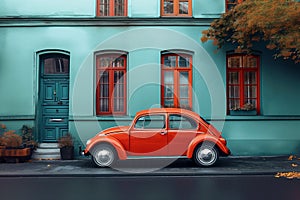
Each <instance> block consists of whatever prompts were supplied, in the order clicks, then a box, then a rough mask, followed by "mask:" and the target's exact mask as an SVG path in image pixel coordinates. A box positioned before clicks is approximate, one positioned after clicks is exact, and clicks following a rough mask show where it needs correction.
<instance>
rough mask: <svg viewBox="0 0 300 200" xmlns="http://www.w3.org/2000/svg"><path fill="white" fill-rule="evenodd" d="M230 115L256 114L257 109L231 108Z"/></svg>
mask: <svg viewBox="0 0 300 200" xmlns="http://www.w3.org/2000/svg"><path fill="white" fill-rule="evenodd" d="M229 115H231V116H254V115H257V111H256V110H230V111H229Z"/></svg>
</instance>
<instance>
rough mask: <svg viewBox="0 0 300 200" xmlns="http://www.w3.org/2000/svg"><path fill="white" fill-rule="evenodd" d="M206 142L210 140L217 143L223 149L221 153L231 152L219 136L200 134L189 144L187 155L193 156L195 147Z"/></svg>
mask: <svg viewBox="0 0 300 200" xmlns="http://www.w3.org/2000/svg"><path fill="white" fill-rule="evenodd" d="M205 142H209V143H212V144H215V145H217V146H218V148H219V150H220V151H221V152H220V153H221V154H225V155H227V154H229V150H228V148H227V147H226V146H225V145H224V144H223V143H222V142H221V141H219V140H218V139H217V138H215V137H212V136H205V137H201V136H199V137H196V138H194V139H193V140H192V141H191V143H190V144H189V146H188V149H187V157H188V158H192V157H193V154H194V150H195V148H196V147H197V146H198V145H199V144H201V143H205Z"/></svg>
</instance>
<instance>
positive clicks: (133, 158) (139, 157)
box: [127, 156, 188, 160]
mask: <svg viewBox="0 0 300 200" xmlns="http://www.w3.org/2000/svg"><path fill="white" fill-rule="evenodd" d="M180 158H188V157H187V156H128V157H127V159H128V160H138V159H180Z"/></svg>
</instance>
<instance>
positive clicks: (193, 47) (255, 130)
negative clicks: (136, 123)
mask: <svg viewBox="0 0 300 200" xmlns="http://www.w3.org/2000/svg"><path fill="white" fill-rule="evenodd" d="M95 2H96V1H95V0H91V1H83V0H75V1H74V0H72V1H70V0H65V1H58V0H53V1H46V0H28V1H26V2H19V1H17V0H2V1H1V6H0V16H1V17H21V18H23V17H24V18H25V17H32V18H38V17H45V18H53V17H55V18H56V17H57V18H77V17H78V18H85V19H86V18H94V17H95V5H96V4H95ZM224 2H225V1H223V0H216V1H209V0H194V1H193V17H194V18H214V17H218V16H219V14H220V13H222V12H224V10H225V4H224ZM32 5H34V7H32ZM57 5H60V6H59V7H58V6H57ZM33 8H34V9H33ZM128 16H129V18H155V19H156V18H157V20H160V18H161V17H160V1H159V0H155V1H148V0H128ZM14 19H15V18H14ZM162 19H163V18H162ZM101 20H103V19H100V20H99V21H100V22H101ZM100 22H99V23H98V21H97V20H90V22H88V23H89V24H88V26H83V25H80V24H79V23H78V24H76V23H74V22H72V23H73V24H72V26H71V25H70V23H71V22H65V24H64V22H63V23H62V24H60V26H57V25H53V24H52V25H51V24H45V23H44V24H43V23H42V24H39V25H36V24H35V22H33V23H32V24H30V23H29V26H22V25H19V24H13V23H10V24H8V25H5V24H4V25H3V24H1V26H0V36H1V37H0V44H1V47H2V48H1V49H0V93H1V98H0V123H5V124H6V125H7V126H8V128H9V129H15V130H18V129H19V128H20V127H21V126H22V125H23V124H26V125H30V126H36V124H35V122H36V113H37V101H38V91H39V88H38V85H39V84H38V80H39V64H38V57H37V55H38V52H40V51H44V50H64V51H68V52H70V64H71V70H70V123H69V124H70V132H71V133H72V134H74V136H75V137H76V138H77V142H76V145H77V146H79V145H81V146H82V145H84V143H85V142H86V140H87V139H89V138H90V137H92V136H94V135H95V134H96V133H97V132H99V131H100V130H103V129H105V128H108V127H111V126H115V125H127V124H129V123H130V121H131V119H132V117H133V116H134V115H135V113H136V112H137V111H139V110H142V109H147V108H149V107H159V105H160V80H161V77H160V62H161V61H160V57H161V56H160V55H161V52H162V51H165V50H171V51H172V50H174V49H176V50H186V51H189V52H192V54H193V95H194V96H193V108H194V110H195V111H196V112H198V113H200V114H201V115H202V116H203V117H204V118H206V119H208V120H209V121H210V122H211V123H212V124H214V125H215V126H216V127H217V128H218V129H219V130H220V131H222V132H223V135H224V137H225V138H226V139H228V146H229V148H230V149H231V150H232V153H233V155H278V154H290V153H299V151H300V150H299V147H300V132H299V130H300V106H298V102H300V89H299V85H300V79H299V78H298V77H299V74H300V65H299V64H294V63H292V62H290V61H286V60H281V59H278V60H274V59H273V57H272V52H270V51H267V50H266V49H264V48H261V47H257V49H256V50H258V51H260V52H261V72H260V73H261V77H260V78H261V115H260V116H226V94H225V88H226V87H225V83H226V51H227V50H228V51H230V50H233V49H232V48H226V49H224V50H220V51H218V53H214V50H215V47H214V46H213V45H212V43H211V42H207V43H205V44H202V43H201V42H200V37H201V31H202V30H204V29H206V28H207V26H206V24H208V22H209V21H207V22H204V24H202V25H201V26H200V25H199V26H195V25H193V26H192V25H189V24H187V25H184V26H182V24H181V26H176V24H174V21H173V20H170V25H164V26H158V25H157V26H156V25H153V24H155V23H156V21H153V22H152V24H151V25H149V24H147V26H146V25H145V26H142V25H139V26H130V25H127V24H123V26H114V25H111V26H104V25H101V23H100ZM140 22H142V21H140ZM26 23H27V22H26ZM93 23H95V24H93ZM96 23H97V24H96ZM142 23H143V22H142ZM145 23H146V22H145ZM172 23H173V24H172ZM103 50H122V51H125V52H127V55H128V57H127V58H128V68H127V72H128V73H127V75H128V77H127V88H128V89H127V102H128V104H127V114H128V115H127V116H118V117H112V116H110V117H109V116H106V117H104V116H101V117H98V116H95V68H94V67H95V66H94V55H95V53H96V52H98V51H103Z"/></svg>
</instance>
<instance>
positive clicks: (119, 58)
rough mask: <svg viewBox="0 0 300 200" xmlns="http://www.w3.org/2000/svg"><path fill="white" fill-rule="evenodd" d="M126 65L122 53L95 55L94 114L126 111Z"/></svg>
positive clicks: (125, 58) (122, 112)
mask: <svg viewBox="0 0 300 200" xmlns="http://www.w3.org/2000/svg"><path fill="white" fill-rule="evenodd" d="M126 67H127V55H126V54H124V53H118V52H117V53H116V52H113V53H104V54H97V55H96V80H97V82H96V85H97V88H96V114H97V115H111V114H116V115H122V114H125V113H126Z"/></svg>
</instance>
